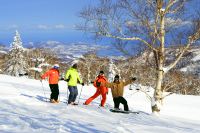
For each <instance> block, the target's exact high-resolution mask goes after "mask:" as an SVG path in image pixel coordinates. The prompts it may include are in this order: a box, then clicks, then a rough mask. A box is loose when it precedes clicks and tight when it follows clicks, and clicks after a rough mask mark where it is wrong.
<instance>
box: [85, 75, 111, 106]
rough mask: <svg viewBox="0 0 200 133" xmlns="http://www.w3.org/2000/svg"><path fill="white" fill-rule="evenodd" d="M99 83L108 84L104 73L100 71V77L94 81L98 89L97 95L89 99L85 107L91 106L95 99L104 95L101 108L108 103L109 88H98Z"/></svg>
mask: <svg viewBox="0 0 200 133" xmlns="http://www.w3.org/2000/svg"><path fill="white" fill-rule="evenodd" d="M97 82H101V83H108V81H107V79H106V78H105V77H104V72H103V71H100V73H99V76H98V77H97V78H96V79H95V81H94V84H93V85H94V87H96V88H97V91H96V93H95V94H94V95H93V96H92V97H90V98H88V99H87V100H86V101H85V103H84V105H88V104H90V102H92V100H94V99H95V98H97V97H98V96H99V95H102V100H101V104H100V106H102V107H104V105H105V102H106V94H108V87H103V86H97V84H96V83H97Z"/></svg>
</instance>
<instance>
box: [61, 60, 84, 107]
mask: <svg viewBox="0 0 200 133" xmlns="http://www.w3.org/2000/svg"><path fill="white" fill-rule="evenodd" d="M76 70H77V64H74V65H73V66H72V67H71V68H70V69H69V70H68V71H67V73H66V75H65V79H66V81H67V82H68V89H69V92H70V94H69V98H68V104H71V105H77V103H75V100H76V97H77V95H78V89H77V82H79V83H80V84H82V85H83V86H84V83H83V82H82V81H81V80H80V77H79V74H78V72H77V71H76Z"/></svg>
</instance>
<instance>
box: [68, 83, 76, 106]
mask: <svg viewBox="0 0 200 133" xmlns="http://www.w3.org/2000/svg"><path fill="white" fill-rule="evenodd" d="M68 89H69V92H70V94H69V99H68V104H70V103H71V102H75V101H76V97H77V95H78V89H77V86H68Z"/></svg>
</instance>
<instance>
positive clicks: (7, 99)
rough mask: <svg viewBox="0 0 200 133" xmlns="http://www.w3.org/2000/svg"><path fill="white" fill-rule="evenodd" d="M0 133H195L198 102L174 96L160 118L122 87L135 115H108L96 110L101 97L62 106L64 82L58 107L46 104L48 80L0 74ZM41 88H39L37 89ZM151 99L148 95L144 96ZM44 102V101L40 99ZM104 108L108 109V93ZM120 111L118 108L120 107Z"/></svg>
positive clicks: (86, 90)
mask: <svg viewBox="0 0 200 133" xmlns="http://www.w3.org/2000/svg"><path fill="white" fill-rule="evenodd" d="M0 84H1V93H0V104H1V108H0V132H9V133H10V132H17V133H21V132H26V133H30V132H31V133H33V132H37V133H44V132H48V133H54V132H59V133H71V132H77V133H78V132H79V133H82V132H83V133H93V132H95V133H102V132H103V133H152V132H153V133H160V132H162V133H169V132H173V133H197V132H200V115H199V112H200V108H199V105H200V97H199V96H188V95H177V94H173V95H171V96H169V97H166V98H165V99H164V103H163V104H164V106H163V109H162V110H161V112H160V115H158V114H156V113H154V114H152V113H151V102H150V101H149V100H148V99H147V97H146V95H145V94H144V93H143V92H141V91H138V92H137V90H135V87H136V86H133V85H132V86H131V88H132V89H133V90H129V85H128V86H126V88H125V92H124V97H125V98H126V100H127V102H128V105H129V108H130V110H133V111H139V112H140V114H138V115H137V114H119V113H112V112H110V111H109V108H97V107H98V105H99V103H100V98H99V97H98V98H96V99H95V100H94V101H93V102H91V104H90V105H93V106H84V105H78V106H71V105H66V100H67V83H66V82H65V81H59V89H60V103H58V104H53V103H49V102H46V98H47V99H48V98H49V96H50V89H49V84H48V81H44V80H43V82H40V81H39V80H33V79H28V78H25V77H12V76H7V75H1V74H0ZM42 85H43V87H44V89H43V88H42ZM81 88H82V86H81V85H78V89H79V94H80V92H81ZM95 91H96V89H95V88H94V87H93V86H92V85H90V86H84V87H83V88H82V92H81V96H80V95H78V96H77V102H78V99H79V96H80V101H79V103H80V104H82V103H84V102H85V101H86V99H87V98H89V97H90V96H92V95H93V94H94V93H95ZM147 93H148V94H149V95H150V96H152V95H153V91H152V90H150V92H147ZM45 97H46V98H45ZM106 105H109V106H113V100H112V96H111V92H109V94H108V96H107V101H106ZM120 108H123V106H120Z"/></svg>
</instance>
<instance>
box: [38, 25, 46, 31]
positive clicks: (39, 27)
mask: <svg viewBox="0 0 200 133" xmlns="http://www.w3.org/2000/svg"><path fill="white" fill-rule="evenodd" d="M38 29H45V30H46V29H47V26H42V25H39V26H38Z"/></svg>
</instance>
